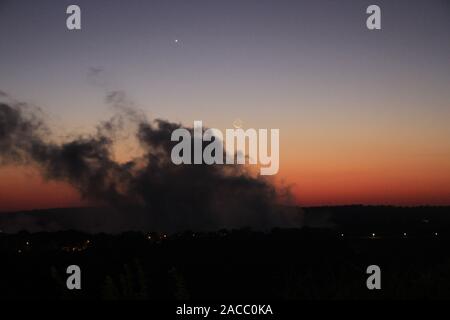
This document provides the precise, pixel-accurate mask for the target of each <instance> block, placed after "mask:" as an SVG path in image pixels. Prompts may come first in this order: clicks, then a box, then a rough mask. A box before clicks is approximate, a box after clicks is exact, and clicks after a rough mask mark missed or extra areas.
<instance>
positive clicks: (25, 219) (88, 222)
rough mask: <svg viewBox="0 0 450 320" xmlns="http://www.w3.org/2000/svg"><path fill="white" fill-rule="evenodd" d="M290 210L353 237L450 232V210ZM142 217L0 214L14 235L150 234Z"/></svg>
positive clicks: (87, 211)
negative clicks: (123, 232)
mask: <svg viewBox="0 0 450 320" xmlns="http://www.w3.org/2000/svg"><path fill="white" fill-rule="evenodd" d="M297 209H298V210H293V212H296V214H298V215H302V221H303V226H307V227H315V228H333V229H336V230H340V231H342V232H351V233H353V234H357V233H362V234H365V233H367V232H382V233H386V234H389V233H398V232H410V233H411V232H424V231H428V230H430V231H434V230H442V229H445V230H447V229H448V230H450V207H393V206H363V205H353V206H335V207H333V206H330V207H309V208H302V209H300V208H297ZM146 226H148V223H146V221H145V217H143V216H142V214H136V213H133V212H125V213H124V212H118V211H117V210H114V209H110V208H61V209H42V210H32V211H24V212H4V213H0V230H2V231H3V232H8V233H14V232H18V231H21V230H26V231H30V232H39V231H49V232H51V231H61V230H78V231H84V232H90V233H98V232H107V233H117V232H122V231H128V230H141V231H156V230H150V229H149V228H148V227H146Z"/></svg>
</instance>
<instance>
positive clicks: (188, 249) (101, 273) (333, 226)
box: [0, 207, 450, 301]
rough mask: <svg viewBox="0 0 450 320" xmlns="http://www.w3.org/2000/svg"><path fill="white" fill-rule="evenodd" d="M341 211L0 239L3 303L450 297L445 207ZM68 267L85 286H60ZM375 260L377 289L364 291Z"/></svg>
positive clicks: (448, 231) (449, 233)
mask: <svg viewBox="0 0 450 320" xmlns="http://www.w3.org/2000/svg"><path fill="white" fill-rule="evenodd" d="M339 210H342V208H341V209H339ZM339 210H338V209H336V208H334V209H333V208H326V210H324V209H323V208H322V209H320V210H319V209H317V208H316V209H309V210H307V212H306V216H307V218H306V220H308V219H309V220H310V221H312V220H315V223H316V224H320V223H323V224H324V226H322V227H318V226H316V227H311V226H310V227H304V228H302V229H274V230H271V231H266V232H256V231H252V230H250V229H241V230H232V231H227V230H221V231H217V232H211V233H208V232H203V233H198V232H192V231H187V232H182V233H177V234H164V233H144V232H127V233H121V234H115V235H110V234H88V233H82V232H76V231H60V232H51V233H45V232H40V233H28V232H19V233H16V234H7V233H1V234H0V259H1V260H0V261H1V263H0V299H5V298H8V299H22V298H33V299H153V300H159V299H191V300H196V299H201V300H216V301H217V300H220V301H229V300H234V301H236V300H239V299H247V300H248V299H252V300H266V301H267V300H272V299H280V300H281V299H409V298H428V299H434V298H450V250H449V245H450V228H449V225H448V224H447V222H446V221H447V216H448V214H447V209H444V208H440V209H439V210H437V209H430V208H428V209H427V208H422V209H420V210H419V209H401V210H400V209H397V211H395V210H394V209H392V208H391V210H393V211H392V212H390V217H391V218H390V219H391V220H388V221H386V219H387V218H386V217H385V218H383V219H381V220H380V219H379V218H377V217H378V216H377V215H375V217H373V219H372V220H371V218H370V217H371V210H374V209H373V208H367V207H347V209H346V210H344V211H343V212H345V214H342V213H341V214H338V217H335V216H334V215H335V214H337V213H336V212H339ZM386 210H387V209H386V208H384V211H385V212H386ZM403 210H406V211H403ZM318 211H320V212H321V213H320V214H323V215H324V216H323V217H322V218H320V219H313V218H311V217H308V215H309V214H313V213H314V214H316V215H317V216H316V218H317V217H319V215H320V214H319V213H318ZM363 211H366V212H368V216H367V217H369V218H367V219H362V218H361V217H360V214H361V213H362V212H363ZM324 212H325V213H324ZM358 212H359V213H358ZM393 212H394V213H393ZM395 212H396V213H395ZM405 212H409V213H410V214H409V216H408V215H406V217H405V215H404V214H405ZM358 219H359V220H361V221H359V220H358ZM325 220H326V223H325ZM344 220H345V221H344ZM383 220H384V223H383V222H382V221H383ZM343 221H344V222H343ZM377 221H378V222H377ZM326 224H328V226H325V225H326ZM72 264H75V265H78V266H80V267H81V270H82V289H81V290H72V291H69V290H67V289H66V278H67V274H66V268H67V266H69V265H72ZM372 264H376V265H378V266H380V268H381V283H382V289H381V290H373V291H370V290H368V289H367V287H366V279H367V277H368V275H367V274H366V268H367V266H369V265H372Z"/></svg>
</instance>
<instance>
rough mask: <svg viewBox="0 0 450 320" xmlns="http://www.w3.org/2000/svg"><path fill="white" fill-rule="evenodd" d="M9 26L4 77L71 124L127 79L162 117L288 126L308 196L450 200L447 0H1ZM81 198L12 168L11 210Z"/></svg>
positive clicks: (69, 128) (0, 77)
mask: <svg viewBox="0 0 450 320" xmlns="http://www.w3.org/2000/svg"><path fill="white" fill-rule="evenodd" d="M70 4H77V5H79V6H80V8H81V12H82V13H81V14H82V30H78V31H69V30H67V28H66V21H65V20H66V18H67V15H66V8H67V6H68V5H70ZM371 4H377V5H379V6H380V8H381V18H382V29H381V30H376V31H370V30H368V29H367V28H366V18H367V16H368V15H367V14H366V12H365V11H366V8H367V7H368V6H369V5H371ZM0 39H2V41H0V52H1V54H0V90H1V91H3V92H6V93H8V95H10V96H11V97H14V99H17V100H19V101H24V102H26V103H29V104H32V105H35V106H39V107H40V108H41V110H42V111H43V112H44V113H45V115H46V117H47V118H48V119H49V122H50V124H51V126H52V129H53V130H54V132H56V133H57V135H59V136H67V135H71V134H77V133H83V132H91V131H92V130H93V129H94V126H95V124H96V123H98V121H101V120H104V119H105V118H107V117H109V116H111V115H112V114H113V110H111V107H110V106H109V105H108V104H107V103H105V95H106V94H107V92H109V91H111V90H122V91H124V92H126V94H127V97H128V98H129V99H130V100H131V101H132V103H133V105H135V106H137V107H138V108H139V109H141V110H142V111H143V112H144V113H145V114H146V115H147V116H148V117H149V118H163V119H168V120H170V121H174V122H181V123H183V124H184V125H187V126H192V125H193V122H194V120H203V122H204V124H205V126H209V127H214V128H220V129H225V128H232V127H233V123H234V122H235V121H236V120H239V121H241V122H242V123H243V127H244V128H256V129H258V128H277V129H279V130H280V171H279V173H278V175H277V177H276V179H277V181H278V183H280V184H287V185H291V186H292V191H293V193H294V195H295V201H296V202H297V203H298V204H300V205H332V204H354V203H358V204H359V203H363V204H395V205H422V204H426V205H439V204H450V139H449V137H450V126H449V125H448V119H450V90H449V89H450V41H449V40H448V39H450V2H449V1H447V0H427V1H425V0H413V1H411V0H409V1H407V0H395V1H384V0H383V1H379V0H377V1H365V0H359V1H350V0H343V1H325V0H314V1H313V0H308V1H303V0H297V1H287V0H277V1H275V0H271V1H266V0H257V1H256V0H245V1H243V0H241V1H236V0H227V1H225V0H208V1H206V0H189V1H186V0H183V1H173V0H160V1H138V0H129V1H119V0H108V1H106V0H105V1H102V0H89V1H87V0H86V1H83V0H77V1H73V0H71V1H61V0H52V1H50V0H40V1H23V0H14V1H11V0H0ZM124 150H126V146H125V147H124ZM123 153H124V154H126V151H123ZM80 204H83V202H82V201H81V200H80V197H79V195H78V194H77V192H76V191H75V190H73V189H72V188H71V187H70V186H68V185H66V184H64V183H63V182H53V181H46V180H45V179H43V178H42V177H40V175H39V173H38V172H37V171H36V170H35V169H33V168H31V167H24V166H21V167H17V166H7V167H2V168H0V211H10V210H22V209H33V208H46V207H64V206H78V205H80Z"/></svg>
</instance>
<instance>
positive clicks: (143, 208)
mask: <svg viewBox="0 0 450 320" xmlns="http://www.w3.org/2000/svg"><path fill="white" fill-rule="evenodd" d="M0 101H3V102H0V165H5V164H23V165H35V166H37V167H38V168H39V169H40V172H41V173H42V175H43V176H44V177H45V178H46V179H50V180H59V181H65V182H67V183H69V184H70V185H71V186H73V187H74V188H75V189H76V190H78V192H79V193H80V194H81V196H82V197H83V198H85V199H88V200H92V201H95V202H96V203H99V204H103V205H105V206H109V207H111V208H112V209H111V210H113V211H114V212H120V216H121V219H117V215H112V217H113V216H114V217H115V218H114V219H116V220H117V223H118V224H122V225H123V227H124V228H134V229H147V230H167V231H175V230H186V229H191V230H214V229H219V228H238V227H244V226H250V227H253V228H257V229H266V228H270V227H275V226H280V227H284V226H290V227H291V226H295V225H297V223H298V221H297V219H298V217H297V216H296V215H295V214H294V213H292V212H286V207H282V206H280V205H279V197H280V195H283V196H284V197H286V195H288V194H289V192H288V190H281V189H279V188H276V187H275V186H274V185H273V184H272V183H271V182H270V181H269V180H268V179H267V178H262V177H256V176H254V175H252V174H250V172H249V171H248V169H247V168H246V167H245V166H238V165H178V166H177V165H174V164H173V163H172V161H171V158H170V154H171V150H172V147H173V146H174V144H175V142H172V141H171V139H170V138H171V134H172V131H173V130H175V129H177V128H180V127H182V126H181V125H180V124H177V123H172V122H169V121H166V120H160V119H158V120H154V121H148V120H147V119H146V118H145V116H144V115H143V114H141V113H140V112H139V111H137V110H136V109H135V108H134V107H131V106H130V103H129V102H128V101H127V99H126V96H125V95H124V94H123V93H122V92H111V93H109V94H108V96H107V102H108V103H110V104H112V105H113V106H115V109H116V111H117V112H116V114H115V115H114V116H113V117H112V118H111V119H110V120H108V121H105V122H102V123H100V124H99V125H98V126H97V129H96V133H95V134H91V135H87V136H86V135H85V136H79V137H76V138H73V139H71V140H69V141H64V142H59V143H57V142H52V141H51V140H50V138H51V131H50V129H49V128H48V126H47V125H46V122H45V121H44V119H45V117H43V116H42V115H41V112H40V111H39V110H38V109H35V108H32V107H30V106H28V105H26V104H23V103H18V102H16V101H13V100H12V99H10V98H9V97H8V95H7V94H5V93H3V92H1V94H0ZM186 129H188V130H190V131H191V132H192V128H186ZM125 130H131V132H132V133H133V136H134V137H135V139H136V140H137V142H138V143H139V146H140V148H141V149H142V150H141V155H139V156H136V157H135V158H133V159H131V160H129V161H127V162H125V163H121V162H118V161H116V160H115V159H114V156H113V148H114V146H115V143H117V139H118V137H120V135H121V133H122V132H124V131H125ZM193 136H194V135H193V134H192V137H193ZM192 145H193V143H192ZM112 217H111V219H112ZM124 221H126V223H124ZM110 223H111V221H108V224H110Z"/></svg>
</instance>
